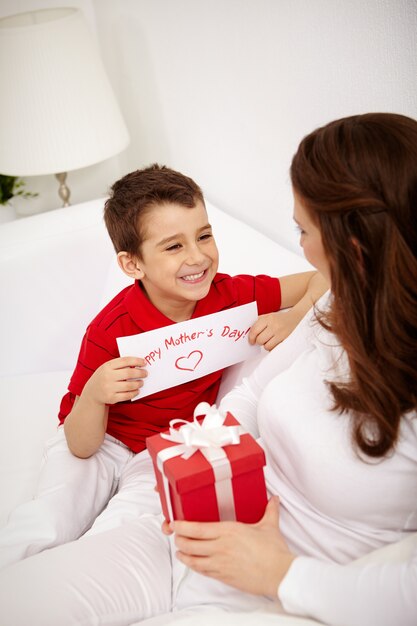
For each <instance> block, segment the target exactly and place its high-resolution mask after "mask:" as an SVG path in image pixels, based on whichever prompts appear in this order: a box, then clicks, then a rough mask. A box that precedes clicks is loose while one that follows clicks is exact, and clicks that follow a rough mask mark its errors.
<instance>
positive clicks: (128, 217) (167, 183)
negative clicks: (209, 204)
mask: <svg viewBox="0 0 417 626" xmlns="http://www.w3.org/2000/svg"><path fill="white" fill-rule="evenodd" d="M110 191H111V193H110V196H109V198H108V200H107V201H106V203H105V205H104V221H105V224H106V227H107V231H108V233H109V235H110V239H111V240H112V242H113V246H114V248H115V250H116V252H121V251H126V252H129V253H130V254H132V255H137V256H140V248H141V244H142V243H143V241H144V239H145V232H144V229H143V226H142V224H143V217H144V215H146V214H147V213H148V212H149V211H150V210H151V209H152V208H154V207H156V206H160V205H162V204H174V203H175V204H180V205H181V206H184V207H189V208H193V207H195V205H196V203H197V202H198V201H200V202H202V203H203V204H204V198H203V193H202V191H201V189H200V187H199V186H198V185H197V184H196V183H195V182H194V181H193V180H192V179H191V178H189V177H188V176H184V174H181V173H180V172H176V171H175V170H172V169H170V168H169V167H166V166H165V165H158V164H157V163H154V164H153V165H150V166H149V167H146V168H144V169H141V170H135V171H134V172H131V173H130V174H126V176H123V178H121V179H120V180H118V181H116V182H115V183H114V185H113V186H112V187H111V189H110Z"/></svg>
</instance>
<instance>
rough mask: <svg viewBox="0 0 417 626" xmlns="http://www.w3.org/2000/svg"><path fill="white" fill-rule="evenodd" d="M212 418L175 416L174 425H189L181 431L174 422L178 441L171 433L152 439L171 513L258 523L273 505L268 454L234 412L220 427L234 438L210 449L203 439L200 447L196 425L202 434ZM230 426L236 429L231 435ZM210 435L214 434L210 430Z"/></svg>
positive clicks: (167, 511) (190, 518) (151, 448)
mask: <svg viewBox="0 0 417 626" xmlns="http://www.w3.org/2000/svg"><path fill="white" fill-rule="evenodd" d="M204 404H205V403H204ZM200 406H201V405H198V407H197V409H196V412H195V414H196V415H197V416H199V415H201V409H200V412H198V409H199V407H200ZM207 406H208V405H207ZM210 411H211V413H212V414H214V413H216V419H217V420H218V418H219V414H218V413H217V411H216V410H215V408H213V407H211V408H210ZM209 417H210V416H209V415H207V417H206V418H205V419H204V420H203V421H202V422H200V421H196V419H195V420H194V423H189V422H185V421H184V420H173V422H172V425H175V424H176V423H178V422H181V423H182V424H183V426H182V427H181V428H180V429H179V430H176V429H175V428H174V427H171V430H170V434H171V435H173V438H174V439H175V441H172V440H170V435H167V434H166V433H160V434H158V435H153V436H152V437H148V438H147V440H146V445H147V448H148V450H149V453H150V455H151V457H152V461H153V464H154V469H155V475H156V480H157V485H158V490H159V495H160V498H161V505H162V511H163V513H164V515H165V518H166V519H167V520H172V519H178V520H188V521H200V522H214V521H220V520H226V519H232V520H234V519H236V520H237V521H240V522H246V523H255V522H258V521H259V520H260V519H261V518H262V516H263V514H264V512H265V507H266V504H267V493H266V486H265V478H264V473H263V466H264V465H265V453H264V451H263V449H262V448H261V446H260V445H259V444H258V443H257V442H256V441H255V439H254V438H253V437H252V436H251V435H250V434H249V433H245V432H244V431H243V429H242V427H241V426H240V424H239V422H238V421H237V420H236V419H235V418H234V417H233V415H231V413H227V415H226V416H225V417H221V416H220V417H221V422H222V425H221V427H220V429H219V430H220V431H221V433H222V434H221V435H220V437H222V436H223V435H224V433H226V437H225V439H226V440H227V439H228V438H229V439H230V437H231V438H232V439H234V443H226V445H220V446H219V445H218V443H217V445H216V444H215V445H214V450H213V449H211V451H210V452H208V451H207V445H205V444H203V445H202V446H201V447H199V448H198V443H197V448H198V449H197V450H196V445H194V444H195V441H194V440H191V442H190V441H187V439H189V432H190V429H192V430H195V429H197V431H199V433H202V431H204V430H205V428H204V424H205V423H206V421H207V419H208V418H209ZM230 427H232V428H230ZM183 428H186V431H187V432H186V434H185V440H186V443H184V436H183V435H181V431H182V429H183ZM227 431H232V432H233V434H232V435H229V432H227ZM239 431H240V432H239ZM212 432H214V431H212ZM187 433H188V436H187ZM236 433H238V434H237V436H236ZM193 434H194V433H193ZM193 434H192V435H191V437H192V438H193ZM208 436H209V438H210V431H209V435H208ZM167 437H168V438H167ZM197 438H198V434H197ZM208 447H209V448H210V447H211V446H210V445H209V446H208ZM195 450H196V451H195ZM210 455H212V456H214V457H215V458H214V460H213V459H208V458H206V457H207V456H209V457H210ZM216 457H221V458H216Z"/></svg>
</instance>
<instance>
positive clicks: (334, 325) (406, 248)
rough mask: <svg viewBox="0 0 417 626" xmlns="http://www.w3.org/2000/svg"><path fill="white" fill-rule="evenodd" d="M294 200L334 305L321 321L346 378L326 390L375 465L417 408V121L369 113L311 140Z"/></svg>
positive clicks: (294, 169) (299, 156) (295, 179)
mask: <svg viewBox="0 0 417 626" xmlns="http://www.w3.org/2000/svg"><path fill="white" fill-rule="evenodd" d="M291 179H292V184H293V188H294V191H295V192H296V193H297V195H298V196H299V198H300V200H301V201H302V202H303V204H304V206H305V208H306V209H307V210H308V211H309V213H310V215H311V216H312V219H313V220H314V221H315V222H316V223H317V224H318V225H319V228H320V231H321V235H322V241H323V247H324V249H325V252H326V255H327V258H328V262H329V265H330V275H331V289H332V304H331V309H330V311H329V313H326V314H324V315H321V316H319V319H320V322H321V323H322V324H323V325H324V326H325V327H327V328H329V329H331V330H332V331H333V332H334V333H335V334H336V335H337V336H338V338H339V340H340V342H341V344H342V346H343V347H344V348H345V350H346V353H347V356H348V359H349V364H350V379H349V380H348V381H347V382H345V383H335V382H329V383H328V384H329V386H330V389H331V392H332V395H333V398H334V408H335V409H336V410H339V411H340V412H349V414H350V415H351V416H352V436H353V441H354V442H355V444H356V445H357V446H358V447H359V449H360V450H361V451H362V452H364V453H365V454H366V455H368V456H371V457H383V456H385V455H387V454H388V453H389V452H390V451H391V450H392V449H393V448H394V447H395V444H396V441H397V439H398V433H399V426H400V421H401V418H402V416H403V415H404V414H405V413H406V412H408V411H412V410H415V409H416V408H417V121H415V120H413V119H411V118H408V117H405V116H402V115H397V114H390V113H369V114H365V115H357V116H352V117H348V118H344V119H341V120H337V121H335V122H332V123H330V124H328V125H326V126H324V127H322V128H319V129H317V130H316V131H314V132H313V133H311V134H310V135H308V136H307V137H305V138H304V139H303V140H302V142H301V144H300V146H299V148H298V150H297V153H296V154H295V156H294V158H293V161H292V165H291Z"/></svg>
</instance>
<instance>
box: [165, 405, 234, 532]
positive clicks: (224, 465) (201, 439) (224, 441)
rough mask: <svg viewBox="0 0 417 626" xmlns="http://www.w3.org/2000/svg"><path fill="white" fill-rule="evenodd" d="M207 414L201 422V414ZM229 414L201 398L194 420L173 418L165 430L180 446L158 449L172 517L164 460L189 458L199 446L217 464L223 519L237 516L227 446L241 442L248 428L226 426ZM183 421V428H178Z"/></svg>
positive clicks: (215, 486)
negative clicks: (168, 427)
mask: <svg viewBox="0 0 417 626" xmlns="http://www.w3.org/2000/svg"><path fill="white" fill-rule="evenodd" d="M202 416H204V419H203V420H202V421H201V422H199V421H198V418H199V417H200V418H201V417H202ZM225 419H226V415H225V414H223V413H221V412H220V411H219V410H218V409H217V408H216V406H214V405H213V406H210V404H208V402H200V404H198V405H197V406H196V408H195V409H194V420H193V421H192V422H187V421H186V420H182V419H174V420H171V421H170V423H169V424H170V429H169V433H168V434H166V433H161V437H163V438H164V439H166V440H168V441H172V442H175V443H177V444H178V445H176V446H171V447H170V448H165V449H164V450H161V451H160V452H159V453H158V457H157V461H158V469H159V470H160V472H161V473H162V476H163V482H164V491H165V499H166V502H167V508H168V513H169V517H170V519H171V520H172V519H173V518H174V517H173V511H172V503H171V494H170V489H169V483H168V479H167V478H166V476H165V473H164V471H163V464H164V463H165V461H167V460H168V459H172V458H174V457H177V456H181V458H183V459H189V458H190V457H191V456H192V455H193V454H194V453H195V452H197V450H200V452H201V453H202V454H203V455H204V457H205V458H206V459H207V461H208V462H209V463H210V465H211V466H212V468H213V472H214V481H215V482H214V488H215V491H216V497H217V504H218V508H219V514H220V519H221V520H235V519H236V514H235V507H234V499H233V488H232V468H231V465H230V462H229V459H228V458H227V455H226V453H225V451H224V450H223V447H224V446H227V445H236V444H238V443H240V435H241V434H243V432H244V430H243V429H242V427H241V426H240V425H233V426H225V424H224V421H225ZM178 424H182V426H180V428H175V426H178Z"/></svg>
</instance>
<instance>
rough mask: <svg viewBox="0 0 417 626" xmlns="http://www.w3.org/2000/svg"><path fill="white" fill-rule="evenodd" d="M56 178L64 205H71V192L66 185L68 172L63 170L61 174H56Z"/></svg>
mask: <svg viewBox="0 0 417 626" xmlns="http://www.w3.org/2000/svg"><path fill="white" fill-rule="evenodd" d="M55 178H56V179H57V181H58V182H59V188H58V195H59V197H60V198H61V200H62V206H63V207H64V206H70V202H69V199H70V195H71V192H70V190H69V188H68V187H67V185H66V180H67V173H66V172H61V173H59V174H55Z"/></svg>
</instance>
